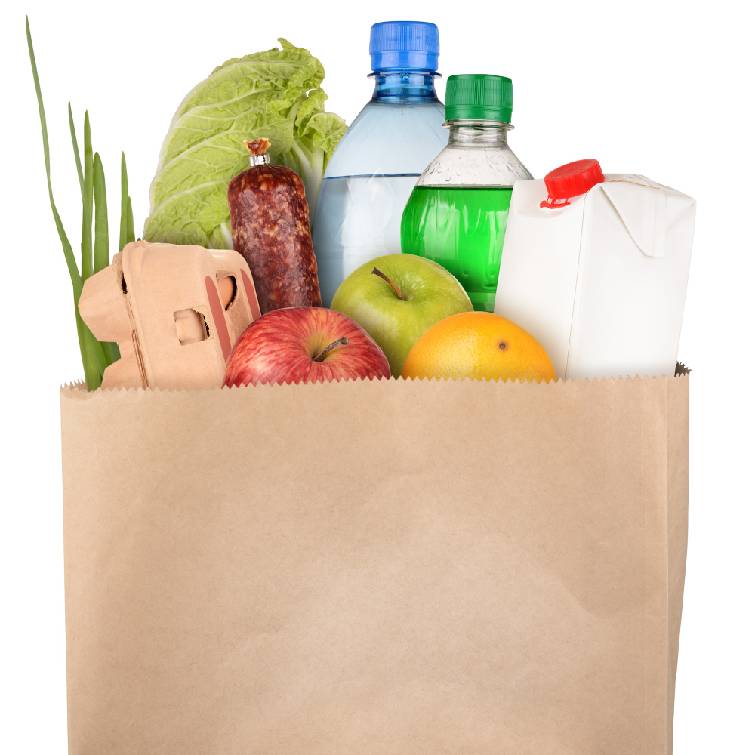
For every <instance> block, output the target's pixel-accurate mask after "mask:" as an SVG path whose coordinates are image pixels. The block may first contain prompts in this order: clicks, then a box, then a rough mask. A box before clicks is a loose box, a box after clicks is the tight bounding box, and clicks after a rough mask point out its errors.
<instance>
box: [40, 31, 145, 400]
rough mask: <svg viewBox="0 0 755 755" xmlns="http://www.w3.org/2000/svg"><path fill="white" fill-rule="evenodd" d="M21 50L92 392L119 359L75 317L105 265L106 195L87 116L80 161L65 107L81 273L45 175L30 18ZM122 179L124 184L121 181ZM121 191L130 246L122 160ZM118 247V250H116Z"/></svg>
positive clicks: (44, 125)
mask: <svg viewBox="0 0 755 755" xmlns="http://www.w3.org/2000/svg"><path fill="white" fill-rule="evenodd" d="M26 44H27V47H28V50H29V61H30V63H31V72H32V77H33V79H34V90H35V92H36V95H37V107H38V109H39V122H40V126H41V130H42V147H43V149H44V157H45V174H46V176H47V195H48V198H49V200H50V209H51V211H52V217H53V220H54V222H55V228H56V230H57V232H58V237H59V238H60V244H61V246H62V247H63V256H64V258H65V262H66V267H67V268H68V275H69V277H70V278H71V289H72V292H73V303H74V316H75V319H76V332H77V335H78V340H79V349H80V351H81V361H82V365H83V367H84V377H85V379H86V384H87V388H89V390H94V389H95V388H98V387H99V386H100V384H101V383H102V374H103V372H104V371H105V368H106V367H107V366H108V364H112V363H113V362H114V361H115V360H116V359H118V358H119V353H118V347H117V345H116V344H113V343H103V342H100V341H98V340H97V339H96V338H95V337H94V335H93V334H92V332H91V331H90V330H89V328H88V327H87V326H86V324H85V323H84V321H83V320H82V319H81V315H80V314H79V298H80V296H81V290H82V287H83V285H84V281H85V280H86V279H87V278H88V277H89V276H90V275H92V274H93V273H96V272H99V271H100V270H102V269H103V268H105V267H107V265H108V264H109V229H108V217H107V193H106V189H105V171H104V169H103V167H102V160H101V159H100V156H99V155H97V154H94V153H93V150H92V132H91V125H90V123H89V113H88V112H87V113H85V116H84V159H83V161H82V159H81V154H80V152H79V142H78V139H77V137H76V127H75V125H74V118H73V111H72V110H71V106H70V104H69V105H68V127H69V130H70V133H71V146H72V148H73V154H74V160H75V162H76V173H77V175H78V179H79V188H80V189H81V202H82V213H81V271H79V267H78V265H77V264H76V257H75V255H74V253H73V248H72V246H71V242H70V240H69V238H68V235H67V234H66V231H65V228H64V227H63V221H62V220H61V218H60V213H59V212H58V208H57V205H56V204H55V198H54V196H53V191H52V173H51V170H50V144H49V137H48V132H47V116H46V114H45V106H44V102H43V99H42V89H41V86H40V83H39V72H38V70H37V62H36V59H35V57H34V46H33V44H32V39H31V30H30V28H29V17H28V16H27V17H26ZM124 179H125V180H124ZM121 180H122V188H123V187H125V191H124V193H123V197H122V198H121V237H122V238H124V237H125V238H127V239H128V240H133V237H134V230H133V227H134V220H133V212H132V210H131V197H130V196H129V195H128V177H127V175H126V157H125V155H123V156H122V169H121ZM93 220H94V239H93V238H92V221H93ZM121 246H123V244H121Z"/></svg>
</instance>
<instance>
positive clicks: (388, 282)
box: [372, 267, 406, 301]
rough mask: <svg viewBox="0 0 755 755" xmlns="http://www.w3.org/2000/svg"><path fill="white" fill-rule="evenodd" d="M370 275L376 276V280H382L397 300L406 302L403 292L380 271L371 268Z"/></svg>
mask: <svg viewBox="0 0 755 755" xmlns="http://www.w3.org/2000/svg"><path fill="white" fill-rule="evenodd" d="M372 274H373V275H377V277H378V278H382V279H383V280H384V281H385V282H386V283H387V284H388V285H389V286H390V287H391V288H392V289H393V293H394V294H396V296H397V297H398V298H399V299H401V300H402V301H406V297H405V296H404V293H403V291H402V290H401V289H400V288H399V287H398V286H397V285H396V284H395V283H394V282H393V281H392V280H391V279H390V278H389V277H388V276H387V275H386V274H385V273H384V272H383V271H382V270H380V269H378V268H377V267H373V268H372Z"/></svg>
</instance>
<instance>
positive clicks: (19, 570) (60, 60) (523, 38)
mask: <svg viewBox="0 0 755 755" xmlns="http://www.w3.org/2000/svg"><path fill="white" fill-rule="evenodd" d="M746 6H747V4H746V3H739V2H716V3H706V4H703V3H695V2H690V0H687V1H686V2H678V3H677V2H663V1H662V0H654V2H644V1H643V0H631V2H630V1H629V0H627V1H626V2H623V3H619V2H608V1H607V0H601V1H599V2H576V1H575V2H564V0H558V1H557V2H546V1H545V0H536V1H535V0H510V1H509V2H495V3H482V2H474V3H461V2H457V3H454V4H448V5H441V3H428V2H413V3H411V2H408V1H407V2H405V3H399V2H385V1H384V2H381V3H379V4H375V7H374V8H371V7H370V5H369V4H367V3H364V4H362V3H357V2H353V3H350V4H349V6H344V7H343V8H340V7H338V6H337V5H336V4H331V3H328V4H326V3H324V2H323V0H318V2H314V1H313V2H310V3H298V2H293V1H292V0H288V2H280V3H264V4H260V3H253V2H247V3H241V2H225V1H224V0H215V1H214V2H210V3H181V4H173V3H170V4H168V3H161V2H158V1H157V0H152V2H148V3H147V2H141V0H131V1H130V2H127V3H107V2H103V1H102V0H100V1H99V2H92V3H85V2H77V1H75V0H68V1H67V2H56V3H43V2H31V1H30V2H28V3H26V4H24V3H20V2H15V1H11V2H10V4H9V3H8V2H7V0H6V2H4V3H2V9H1V10H0V14H2V18H1V19H0V35H1V36H0V55H1V56H2V69H1V70H2V83H3V95H2V104H1V105H0V114H1V115H0V128H1V129H2V132H1V133H2V147H1V148H0V192H1V193H2V194H1V197H0V200H1V201H0V217H1V218H2V232H3V237H2V241H0V255H1V258H2V261H3V263H4V270H3V280H2V283H1V284H0V290H2V312H3V314H4V327H3V329H2V339H3V349H2V352H0V353H2V357H0V359H1V360H2V372H1V374H2V391H1V392H0V401H1V402H2V415H1V420H0V426H2V438H3V445H2V453H1V454H0V465H2V475H1V476H0V488H1V492H0V502H1V503H0V560H1V563H0V607H1V608H2V609H4V611H3V613H4V618H3V619H2V620H0V635H1V636H0V751H1V752H3V753H9V754H11V753H12V754H13V755H21V754H22V753H34V754H35V755H36V754H39V753H52V754H53V755H54V754H56V753H63V752H65V748H66V744H65V743H66V718H65V715H66V714H65V654H64V651H65V644H64V643H65V640H64V609H63V605H64V604H63V568H62V545H61V541H62V537H61V524H62V512H61V506H62V503H61V471H60V446H59V417H58V385H59V384H60V383H62V382H65V381H68V380H73V379H77V378H78V377H79V376H80V374H81V369H80V363H79V356H78V348H77V341H76V336H75V329H74V321H73V316H72V313H71V293H70V287H69V282H68V276H67V273H66V269H65V266H64V263H63V257H62V253H61V250H60V246H59V243H58V239H57V236H56V234H55V230H54V227H53V224H52V220H51V218H50V212H49V207H48V205H47V199H46V195H45V183H44V172H43V161H42V146H41V142H40V137H39V127H38V122H37V113H36V104H35V100H34V95H33V88H32V80H31V76H30V72H29V66H28V61H27V58H26V50H25V41H24V28H23V22H24V18H23V16H24V13H25V12H28V13H29V15H30V17H31V21H32V31H33V34H34V41H35V44H36V52H37V62H38V65H39V68H40V75H41V79H42V86H43V91H44V94H45V99H46V105H47V114H48V121H49V126H50V132H51V133H50V138H51V150H52V160H53V171H54V186H55V190H56V194H57V198H58V203H59V206H60V210H61V214H62V216H63V218H64V222H65V224H66V227H67V230H68V232H69V234H70V235H71V236H72V237H73V239H74V246H76V244H77V243H78V235H79V224H80V220H79V218H78V213H79V211H80V210H79V208H80V205H79V190H78V185H77V181H76V178H75V173H74V169H73V161H72V157H71V151H70V143H69V137H68V130H67V122H66V103H67V101H68V100H69V99H70V101H71V102H72V104H73V106H74V109H75V112H76V113H77V115H79V116H81V115H82V113H83V109H84V108H85V107H88V108H89V109H90V114H91V118H92V128H93V135H94V144H95V148H96V149H97V150H99V151H100V152H101V153H102V155H103V158H104V162H105V169H106V172H107V174H108V175H109V177H110V181H109V183H110V187H111V189H110V191H111V195H112V197H113V198H114V197H116V196H117V194H118V190H117V185H118V184H117V176H118V173H117V171H118V161H119V156H120V150H121V149H125V150H126V152H127V155H128V159H129V166H130V174H131V187H132V194H133V197H134V211H135V216H136V218H137V233H138V231H139V228H140V227H141V223H142V221H143V219H144V217H145V214H146V211H147V188H148V185H149V181H150V180H151V178H152V174H153V171H154V168H155V166H156V163H157V156H158V151H159V149H160V144H161V141H162V139H163V136H164V134H165V132H166V129H167V127H168V124H169V122H170V119H171V116H172V113H173V111H174V109H175V108H176V106H177V105H178V103H179V101H180V100H181V98H182V97H183V95H184V94H185V93H186V92H188V90H189V89H190V88H191V87H192V86H193V85H194V84H196V83H197V82H199V81H200V80H201V79H202V78H204V77H205V76H206V75H207V74H208V73H209V72H210V71H211V70H212V69H213V67H214V66H216V65H218V64H220V63H222V62H223V61H224V60H226V59H227V58H230V57H235V56H239V55H243V54H245V53H249V52H254V51H257V50H261V49H266V48H269V47H271V46H273V45H274V44H275V40H276V37H277V36H278V35H281V36H285V37H286V38H288V39H289V40H291V41H292V42H294V43H295V44H297V45H301V46H304V47H308V48H309V49H311V50H312V52H314V53H315V54H316V55H317V56H319V57H320V58H321V60H322V61H323V63H324V66H325V71H326V79H325V88H326V91H327V92H328V94H329V95H330V100H329V108H330V109H332V110H334V111H335V112H337V113H339V114H340V115H342V116H343V117H344V118H346V119H347V120H348V121H350V120H351V119H352V118H353V117H354V116H355V115H356V113H357V112H358V110H359V108H360V107H361V105H362V104H363V103H364V102H365V101H366V100H367V98H368V97H369V94H370V89H371V86H370V82H369V81H368V80H367V79H366V78H365V76H366V74H367V72H368V56H367V41H368V34H369V26H370V24H371V23H372V22H373V21H376V20H387V19H391V18H406V17H409V18H419V19H424V20H432V21H435V22H436V23H437V24H438V25H439V27H440V33H441V57H440V60H441V65H440V68H441V71H442V72H443V73H445V74H448V73H453V72H490V73H503V74H507V75H509V76H511V77H512V78H513V80H514V86H515V106H514V118H513V121H514V123H515V125H516V130H515V131H514V132H513V134H512V135H511V139H510V141H511V144H512V147H513V149H514V150H515V152H516V153H517V154H518V155H519V157H520V158H521V159H522V160H523V162H524V163H525V164H526V165H527V166H528V167H529V169H530V170H531V172H532V173H533V174H535V175H537V176H541V175H543V173H545V172H546V171H547V170H549V169H551V168H553V167H555V166H557V165H559V164H561V163H563V162H567V161H569V160H573V159H577V158H581V157H597V158H599V159H600V161H601V164H602V166H603V168H604V170H605V171H606V172H611V173H618V172H631V173H642V174H645V175H647V176H649V177H651V178H653V179H655V180H658V181H660V182H662V183H665V184H668V185H671V186H673V187H675V188H678V189H680V190H682V191H685V192H687V193H689V194H691V195H692V196H694V197H696V198H697V200H698V222H697V232H696V239H695V249H694V254H693V265H692V275H691V280H690V286H689V293H688V304H687V311H686V320H685V325H684V332H683V337H682V346H681V350H680V358H682V359H683V360H684V361H686V362H687V363H689V364H690V365H691V366H692V367H693V368H694V373H693V376H692V383H691V384H692V406H691V421H692V430H691V432H692V451H691V511H690V540H689V560H688V573H687V589H686V594H685V605H684V619H683V624H682V637H681V655H680V659H679V672H678V685H677V704H676V720H675V738H676V752H677V753H681V754H682V755H685V754H686V753H706V754H711V755H713V754H716V755H718V754H727V755H728V754H733V753H753V752H755V735H754V734H753V729H752V724H751V719H752V715H753V703H754V702H755V699H754V695H753V691H752V690H753V678H755V663H754V662H753V661H754V658H755V652H754V648H755V622H754V621H753V609H752V602H753V595H754V593H755V590H754V588H753V577H754V576H755V573H754V572H755V569H753V562H754V559H753V551H755V547H754V543H755V513H754V512H755V495H753V484H752V473H753V469H754V468H755V446H754V444H753V440H752V437H753V436H752V428H753V420H755V417H753V395H754V393H755V388H754V387H753V377H754V376H755V360H754V358H753V353H754V352H755V348H754V347H755V333H754V332H753V326H755V318H753V306H754V304H755V242H754V239H755V173H754V172H753V168H754V167H755V165H754V164H753V163H754V161H753V138H752V129H753V121H752V112H753V110H752V99H753V80H752V76H753V73H754V72H755V64H754V60H753V54H752V49H753V47H752V38H751V35H750V31H751V28H752V27H751V24H750V23H746V22H745V18H744V17H743V15H741V14H742V11H740V10H738V8H745V7H746ZM378 8H379V9H378ZM443 82H444V80H443V79H441V81H440V84H439V88H440V94H441V96H442V93H443V89H444V83H443ZM113 204H114V205H115V202H113ZM116 223H117V217H116V216H115V214H114V215H113V217H112V218H111V228H112V227H113V226H115V227H116V229H117V225H115V224H116ZM116 235H117V230H116ZM637 306H638V307H641V306H642V302H641V301H638V302H637ZM92 463H93V464H95V463H96V455H95V453H94V452H93V459H92ZM103 755H106V754H104V753H103Z"/></svg>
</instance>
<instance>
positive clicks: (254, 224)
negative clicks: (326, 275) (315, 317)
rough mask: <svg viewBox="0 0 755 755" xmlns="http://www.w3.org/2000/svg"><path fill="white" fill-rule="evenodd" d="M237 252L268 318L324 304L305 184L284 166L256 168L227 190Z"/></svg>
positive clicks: (248, 171) (257, 166)
mask: <svg viewBox="0 0 755 755" xmlns="http://www.w3.org/2000/svg"><path fill="white" fill-rule="evenodd" d="M228 205H229V207H230V211H231V231H232V233H233V248H234V249H235V250H236V251H237V252H239V253H240V254H241V255H242V256H243V257H244V259H245V260H246V261H247V264H248V265H249V268H250V269H251V271H252V277H253V278H254V285H255V288H256V289H257V297H258V298H259V304H260V310H261V312H262V313H263V314H264V313H265V312H269V311H270V310H272V309H280V308H281V307H318V306H320V305H321V304H322V299H321V298H320V285H319V282H318V280H317V258H316V257H315V251H314V245H313V243H312V233H311V230H310V222H309V206H308V205H307V198H306V196H305V193H304V184H303V183H302V180H301V178H299V176H298V175H297V174H296V173H295V172H294V171H293V170H291V169H290V168H287V167H285V166H282V165H269V164H262V165H253V166H252V167H251V168H248V169H247V170H245V171H243V172H242V173H240V174H239V175H237V176H236V177H235V178H234V179H233V180H232V181H231V183H230V185H229V187H228Z"/></svg>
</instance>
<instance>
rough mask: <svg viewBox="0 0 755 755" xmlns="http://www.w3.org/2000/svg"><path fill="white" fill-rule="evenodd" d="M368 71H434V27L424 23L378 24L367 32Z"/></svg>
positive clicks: (436, 57) (436, 36)
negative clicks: (368, 46)
mask: <svg viewBox="0 0 755 755" xmlns="http://www.w3.org/2000/svg"><path fill="white" fill-rule="evenodd" d="M370 57H371V58H372V70H373V71H375V72H380V71H398V70H410V71H432V72H435V71H437V70H438V27H437V26H436V25H435V24H430V23H427V22H426V21H382V22H381V23H378V24H373V25H372V30H371V31H370Z"/></svg>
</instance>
